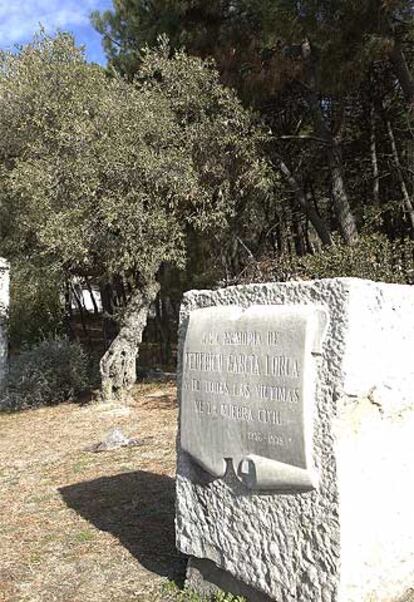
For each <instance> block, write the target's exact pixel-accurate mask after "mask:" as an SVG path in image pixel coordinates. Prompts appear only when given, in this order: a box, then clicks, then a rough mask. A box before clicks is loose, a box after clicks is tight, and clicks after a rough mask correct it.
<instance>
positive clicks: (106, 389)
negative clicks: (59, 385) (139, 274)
mask: <svg viewBox="0 0 414 602" xmlns="http://www.w3.org/2000/svg"><path fill="white" fill-rule="evenodd" d="M159 288H160V285H159V284H158V282H157V281H156V280H155V279H154V280H152V281H151V282H147V283H145V284H142V285H141V286H138V287H137V288H136V289H135V290H134V291H133V293H132V295H131V298H130V300H129V302H128V304H127V307H126V309H125V312H124V315H123V317H122V320H121V323H120V329H119V333H118V335H117V336H116V337H115V339H114V340H113V341H112V343H111V345H110V346H109V348H108V349H107V351H106V353H105V354H104V355H103V357H102V358H101V361H100V373H101V387H102V398H103V400H104V401H111V400H113V399H122V398H123V397H124V395H125V393H126V392H127V391H128V390H129V389H130V388H131V387H132V385H133V384H134V383H135V381H136V360H137V357H138V351H139V345H140V343H141V341H142V334H143V332H144V328H145V326H146V324H147V319H148V311H149V309H150V307H151V304H152V303H153V302H154V301H155V298H156V296H157V294H158V291H159Z"/></svg>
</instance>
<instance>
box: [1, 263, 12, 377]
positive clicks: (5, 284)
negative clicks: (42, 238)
mask: <svg viewBox="0 0 414 602" xmlns="http://www.w3.org/2000/svg"><path fill="white" fill-rule="evenodd" d="M9 278H10V265H9V263H8V262H7V261H6V260H5V259H2V258H0V385H1V384H2V382H3V380H4V377H5V374H6V372H7V362H8V339H7V317H8V312H9V297H10V292H9Z"/></svg>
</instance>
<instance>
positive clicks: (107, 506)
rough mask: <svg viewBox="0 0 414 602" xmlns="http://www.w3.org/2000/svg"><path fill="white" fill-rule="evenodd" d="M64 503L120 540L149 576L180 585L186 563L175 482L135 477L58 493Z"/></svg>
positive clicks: (80, 485)
mask: <svg viewBox="0 0 414 602" xmlns="http://www.w3.org/2000/svg"><path fill="white" fill-rule="evenodd" d="M59 492H60V494H61V496H62V497H63V499H64V501H65V503H66V504H67V506H69V507H70V508H72V509H74V510H75V511H76V512H77V513H78V514H79V515H80V516H82V517H83V518H85V519H86V520H88V521H89V522H90V523H92V524H93V525H95V527H97V528H98V529H100V530H101V531H107V532H109V533H111V534H112V535H114V536H115V537H117V538H118V539H119V541H120V542H121V543H122V545H123V546H125V547H126V548H127V550H129V552H130V553H131V554H133V556H135V558H136V559H137V560H138V562H139V563H140V564H141V565H142V566H144V567H145V568H146V569H148V570H149V571H152V572H154V573H157V574H158V575H162V576H164V577H168V578H169V579H173V580H174V581H176V582H177V584H179V585H181V584H182V581H183V579H184V571H185V559H184V557H183V556H182V555H180V554H179V553H178V552H177V550H176V547H175V535H174V513H175V509H174V497H175V487H174V480H173V479H171V478H170V477H167V476H164V475H159V474H154V473H151V472H144V471H137V472H131V473H124V474H119V475H116V476H113V477H101V478H99V479H94V480H93V481H84V482H82V483H76V484H74V485H69V486H67V487H62V488H61V489H59Z"/></svg>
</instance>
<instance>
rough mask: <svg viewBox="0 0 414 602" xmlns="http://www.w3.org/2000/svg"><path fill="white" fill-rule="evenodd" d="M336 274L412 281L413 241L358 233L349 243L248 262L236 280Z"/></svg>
mask: <svg viewBox="0 0 414 602" xmlns="http://www.w3.org/2000/svg"><path fill="white" fill-rule="evenodd" d="M339 277H348V278H366V279H368V280H375V281H382V282H391V283H396V284H414V242H413V241H411V240H402V241H390V240H389V239H387V238H386V237H385V236H383V235H381V234H370V235H364V236H361V238H360V240H359V242H358V243H357V244H356V245H354V246H351V247H350V246H346V245H344V244H341V243H340V242H338V241H337V242H336V244H335V245H333V246H332V247H327V248H324V249H321V250H320V251H319V253H316V254H315V255H305V256H303V257H298V256H295V255H287V254H286V255H280V256H278V257H271V258H268V259H265V260H262V261H259V262H251V264H250V265H249V266H248V267H247V268H246V270H245V271H244V272H243V274H241V276H240V277H239V278H238V279H237V284H238V283H243V284H244V283H249V282H286V281H288V280H298V279H300V280H318V279H320V278H339Z"/></svg>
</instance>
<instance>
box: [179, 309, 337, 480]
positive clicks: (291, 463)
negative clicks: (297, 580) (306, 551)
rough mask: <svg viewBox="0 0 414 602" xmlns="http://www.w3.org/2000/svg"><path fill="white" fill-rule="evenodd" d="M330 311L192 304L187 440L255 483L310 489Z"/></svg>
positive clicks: (184, 416)
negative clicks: (318, 366) (320, 361)
mask: <svg viewBox="0 0 414 602" xmlns="http://www.w3.org/2000/svg"><path fill="white" fill-rule="evenodd" d="M327 319H328V318H327V313H326V311H325V310H323V309H321V308H318V307H315V306H304V305H293V306H285V305H254V306H251V307H249V308H248V309H243V308H241V307H239V306H234V305H233V306H220V307H209V308H205V309H198V310H195V311H193V312H191V314H190V317H189V323H188V329H187V333H186V337H185V341H184V349H183V358H182V368H183V378H182V390H181V402H182V407H181V446H182V448H183V449H184V451H186V452H187V453H188V454H190V456H191V457H192V458H193V460H194V461H195V462H196V463H197V464H199V465H200V466H202V467H203V468H204V469H205V470H206V471H207V472H209V473H210V474H211V475H213V476H215V477H223V476H224V474H225V472H226V468H227V465H226V460H227V461H231V462H232V463H233V468H234V470H235V473H236V474H237V475H238V478H239V479H240V480H241V481H243V482H244V483H245V484H246V485H247V486H248V487H249V488H251V489H259V490H276V491H290V490H292V491H308V490H311V489H313V488H315V487H316V486H317V475H316V474H315V471H314V470H313V467H312V435H313V414H314V406H315V392H316V383H315V370H314V359H313V357H312V355H313V354H317V353H320V352H321V343H322V339H323V336H324V332H325V329H326V325H327Z"/></svg>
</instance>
